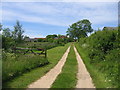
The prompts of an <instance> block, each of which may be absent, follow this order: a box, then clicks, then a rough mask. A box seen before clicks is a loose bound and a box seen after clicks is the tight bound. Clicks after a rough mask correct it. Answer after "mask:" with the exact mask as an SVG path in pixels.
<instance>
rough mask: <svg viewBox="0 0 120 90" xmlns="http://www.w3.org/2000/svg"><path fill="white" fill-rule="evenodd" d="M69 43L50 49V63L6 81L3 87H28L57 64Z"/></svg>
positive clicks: (48, 53)
mask: <svg viewBox="0 0 120 90" xmlns="http://www.w3.org/2000/svg"><path fill="white" fill-rule="evenodd" d="M69 45H70V44H66V45H65V46H59V47H55V48H53V49H50V50H48V52H47V55H48V57H47V58H48V61H49V62H50V64H48V65H46V66H43V67H39V68H36V69H33V70H31V71H30V72H27V73H24V74H22V75H21V76H18V77H16V78H14V79H13V80H10V81H8V82H6V83H4V85H3V88H27V86H28V85H29V84H31V83H32V82H34V81H36V80H37V79H39V78H40V77H42V76H43V75H44V74H45V73H47V72H48V71H49V70H50V69H51V68H53V67H54V66H55V65H56V64H57V62H58V61H59V60H60V58H61V57H62V55H63V54H64V52H65V51H66V50H67V48H68V46H69Z"/></svg>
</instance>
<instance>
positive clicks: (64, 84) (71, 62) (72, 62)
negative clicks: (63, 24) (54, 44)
mask: <svg viewBox="0 0 120 90" xmlns="http://www.w3.org/2000/svg"><path fill="white" fill-rule="evenodd" d="M76 74H77V60H76V56H75V52H74V50H73V46H72V47H71V49H70V53H69V54H68V57H67V61H66V63H65V65H64V66H63V69H62V73H61V74H59V75H58V77H57V79H56V80H55V82H54V83H53V85H52V87H51V88H75V85H76V82H77V78H76Z"/></svg>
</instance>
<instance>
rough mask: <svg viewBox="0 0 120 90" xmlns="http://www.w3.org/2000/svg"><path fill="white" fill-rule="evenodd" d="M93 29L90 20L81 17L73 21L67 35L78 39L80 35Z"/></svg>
mask: <svg viewBox="0 0 120 90" xmlns="http://www.w3.org/2000/svg"><path fill="white" fill-rule="evenodd" d="M92 31H93V29H92V27H91V22H90V21H89V20H87V19H83V20H81V21H78V22H76V23H73V24H72V25H71V26H70V27H69V28H68V31H67V35H69V37H71V38H75V39H78V40H79V38H81V37H86V36H87V34H88V33H91V32H92Z"/></svg>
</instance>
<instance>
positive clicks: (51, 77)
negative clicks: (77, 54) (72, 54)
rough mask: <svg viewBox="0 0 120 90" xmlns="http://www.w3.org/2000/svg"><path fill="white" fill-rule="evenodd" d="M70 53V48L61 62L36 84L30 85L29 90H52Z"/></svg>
mask: <svg viewBox="0 0 120 90" xmlns="http://www.w3.org/2000/svg"><path fill="white" fill-rule="evenodd" d="M69 51H70V47H69V48H68V49H67V51H66V52H65V53H64V55H63V56H62V58H61V60H60V61H59V62H58V64H57V65H56V66H55V67H54V68H53V69H51V70H50V71H49V72H48V73H46V74H45V75H44V76H43V77H41V78H40V79H39V80H37V81H36V82H33V83H32V84H30V85H29V86H28V88H50V87H51V85H52V84H53V82H54V81H55V79H56V78H57V76H58V75H59V74H60V73H61V70H62V67H63V66H64V64H65V62H66V58H67V56H68V53H69Z"/></svg>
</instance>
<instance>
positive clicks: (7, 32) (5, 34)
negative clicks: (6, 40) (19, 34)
mask: <svg viewBox="0 0 120 90" xmlns="http://www.w3.org/2000/svg"><path fill="white" fill-rule="evenodd" d="M2 35H3V36H4V37H11V36H12V35H11V31H10V29H9V28H4V29H3V32H2Z"/></svg>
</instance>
